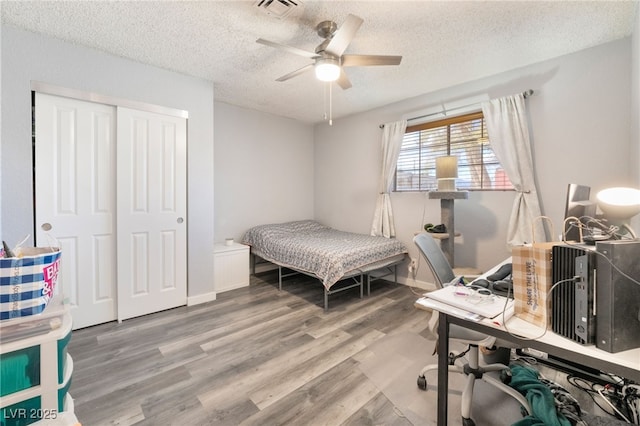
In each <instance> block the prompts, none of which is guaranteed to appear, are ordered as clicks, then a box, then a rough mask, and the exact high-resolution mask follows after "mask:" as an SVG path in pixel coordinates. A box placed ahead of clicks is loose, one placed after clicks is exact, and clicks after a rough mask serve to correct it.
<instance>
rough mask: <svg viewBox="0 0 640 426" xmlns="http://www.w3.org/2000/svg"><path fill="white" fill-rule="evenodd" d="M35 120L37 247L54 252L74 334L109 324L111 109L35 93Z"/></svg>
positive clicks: (112, 280)
mask: <svg viewBox="0 0 640 426" xmlns="http://www.w3.org/2000/svg"><path fill="white" fill-rule="evenodd" d="M35 115H36V144H35V221H36V222H35V223H36V241H37V245H39V246H49V245H52V244H53V243H52V240H51V236H53V237H55V238H56V239H57V240H58V241H59V243H60V246H61V247H62V260H61V268H60V276H59V278H58V288H57V289H56V291H57V292H60V291H62V292H63V293H64V296H65V297H66V298H68V299H69V301H70V305H71V312H72V316H73V328H74V329H76V328H82V327H87V326H90V325H94V324H99V323H103V322H107V321H112V320H115V319H116V301H115V300H116V274H115V271H116V252H115V250H116V231H115V205H116V203H115V170H116V169H115V107H112V106H107V105H101V104H96V103H91V102H84V101H78V100H74V99H68V98H63V97H58V96H50V95H44V94H40V93H36V110H35ZM44 224H50V225H51V231H50V235H51V236H49V235H47V234H46V233H45V232H44V231H43V230H42V225H44Z"/></svg>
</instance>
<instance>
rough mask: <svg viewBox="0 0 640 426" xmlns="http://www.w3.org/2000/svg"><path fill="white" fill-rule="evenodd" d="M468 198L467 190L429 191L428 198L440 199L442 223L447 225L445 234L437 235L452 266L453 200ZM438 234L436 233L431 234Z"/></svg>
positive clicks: (453, 238)
mask: <svg viewBox="0 0 640 426" xmlns="http://www.w3.org/2000/svg"><path fill="white" fill-rule="evenodd" d="M467 198H469V191H431V192H429V199H432V200H433V199H439V200H440V216H441V219H442V223H443V224H444V226H446V227H447V231H448V233H447V234H439V235H440V236H439V237H437V238H438V239H439V240H440V247H441V248H442V252H443V253H444V255H445V256H446V257H447V260H448V261H449V265H451V267H452V268H453V267H454V266H455V265H454V255H453V246H454V240H455V235H456V234H455V220H454V214H453V201H454V200H466V199H467ZM433 235H434V236H435V235H438V234H433Z"/></svg>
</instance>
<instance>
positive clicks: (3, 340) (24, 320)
mask: <svg viewBox="0 0 640 426" xmlns="http://www.w3.org/2000/svg"><path fill="white" fill-rule="evenodd" d="M71 322H72V320H71V313H70V312H69V308H68V306H67V305H65V304H63V303H62V296H60V295H58V296H55V297H54V298H53V299H52V300H51V302H50V303H49V305H47V307H46V308H45V310H44V311H43V312H42V313H41V314H38V315H33V316H30V317H21V318H15V319H10V320H5V321H1V322H0V375H1V376H0V425H1V426H24V425H29V424H32V423H35V422H38V421H44V420H54V419H56V418H58V417H59V416H60V414H61V413H63V412H64V411H66V410H67V409H68V407H69V405H71V406H73V405H72V404H65V401H66V399H67V392H68V390H69V387H70V386H71V375H72V373H73V360H72V359H71V356H70V355H69V354H68V353H67V346H68V344H69V341H70V340H71Z"/></svg>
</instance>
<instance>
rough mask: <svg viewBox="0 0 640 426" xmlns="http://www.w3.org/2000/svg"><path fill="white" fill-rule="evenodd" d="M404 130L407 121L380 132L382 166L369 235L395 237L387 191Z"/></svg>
mask: <svg viewBox="0 0 640 426" xmlns="http://www.w3.org/2000/svg"><path fill="white" fill-rule="evenodd" d="M406 129H407V120H402V121H397V122H395V123H388V124H385V125H384V131H383V132H382V166H381V173H380V181H379V185H378V199H377V201H376V210H375V213H374V216H373V224H372V225H371V235H382V236H383V237H387V238H392V237H395V236H396V227H395V225H394V223H393V209H392V208H391V198H390V197H389V191H390V190H391V185H392V184H393V175H394V173H395V170H396V163H397V162H398V154H400V147H401V146H402V138H403V137H404V132H405V130H406Z"/></svg>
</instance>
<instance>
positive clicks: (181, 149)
mask: <svg viewBox="0 0 640 426" xmlns="http://www.w3.org/2000/svg"><path fill="white" fill-rule="evenodd" d="M117 117H118V136H117V172H116V176H117V193H118V206H117V223H118V231H117V235H118V236H117V240H118V245H117V247H118V249H117V253H118V319H119V320H123V319H127V318H131V317H135V316H140V315H145V314H148V313H151V312H157V311H160V310H163V309H169V308H173V307H176V306H181V305H184V304H185V303H186V300H187V284H186V282H187V232H186V231H187V229H186V222H185V221H186V188H187V185H186V142H187V141H186V134H187V132H186V119H184V118H177V117H171V116H167V115H162V114H156V113H150V112H142V111H137V110H132V109H128V108H122V107H118V110H117Z"/></svg>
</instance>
